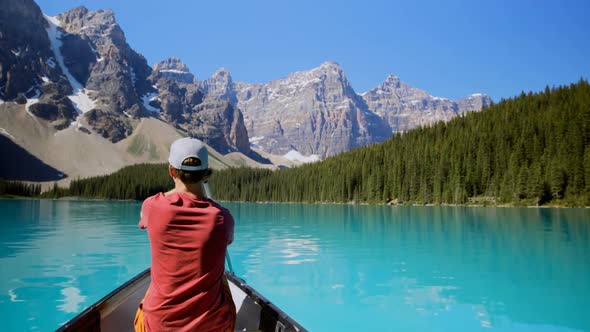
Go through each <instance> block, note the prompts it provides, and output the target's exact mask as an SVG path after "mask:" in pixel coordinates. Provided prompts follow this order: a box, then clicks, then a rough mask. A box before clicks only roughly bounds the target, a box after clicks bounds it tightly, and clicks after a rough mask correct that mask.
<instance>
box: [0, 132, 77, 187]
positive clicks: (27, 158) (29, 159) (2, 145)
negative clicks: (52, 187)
mask: <svg viewBox="0 0 590 332" xmlns="http://www.w3.org/2000/svg"><path fill="white" fill-rule="evenodd" d="M0 154H2V155H3V156H10V159H5V160H4V162H2V163H0V178H2V179H6V180H19V181H35V182H42V181H57V180H61V179H63V178H65V177H66V175H65V174H63V173H62V172H60V171H59V170H57V169H55V168H53V167H51V166H49V165H47V164H45V163H44V162H43V161H41V160H40V159H39V158H37V157H35V156H33V155H32V154H30V153H29V152H28V151H27V150H25V149H23V148H22V147H20V146H19V145H18V144H16V143H14V142H13V141H12V140H10V139H8V138H7V137H5V136H3V135H0Z"/></svg>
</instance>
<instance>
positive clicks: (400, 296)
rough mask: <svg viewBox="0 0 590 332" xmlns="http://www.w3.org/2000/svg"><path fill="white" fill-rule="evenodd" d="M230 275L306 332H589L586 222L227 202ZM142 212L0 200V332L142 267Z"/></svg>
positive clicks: (496, 213)
mask: <svg viewBox="0 0 590 332" xmlns="http://www.w3.org/2000/svg"><path fill="white" fill-rule="evenodd" d="M225 205H226V206H227V207H228V208H230V210H231V211H232V213H233V215H234V217H235V218H236V222H237V224H236V234H235V242H234V244H233V245H231V246H230V248H229V251H230V255H231V258H232V262H233V266H234V269H235V272H236V274H238V275H239V276H241V277H242V278H244V279H245V280H246V281H247V282H248V283H249V284H250V285H252V286H253V287H254V288H256V289H257V290H258V291H259V292H261V293H262V294H263V295H265V296H266V297H267V298H268V299H270V300H271V301H273V302H274V303H276V304H277V305H278V306H279V307H280V308H282V309H283V310H284V311H285V312H286V313H288V314H289V315H291V316H292V317H293V318H294V319H296V320H297V321H298V322H300V323H301V324H302V325H303V326H304V327H306V328H307V329H309V330H310V331H377V330H378V331H487V330H495V331H590V210H589V209H545V208H543V209H537V208H488V207H486V208H484V207H390V206H352V205H315V204H247V203H226V204H225ZM140 206H141V205H140V203H139V202H105V201H57V200H55V201H54V200H0V227H1V232H0V266H1V270H0V318H2V328H1V329H2V331H53V330H55V329H56V328H57V327H59V326H60V324H62V323H64V322H65V321H67V320H68V319H70V318H72V317H73V316H75V315H76V314H77V313H78V312H80V311H81V310H83V309H84V308H85V307H87V306H88V305H90V304H92V303H93V302H95V301H96V300H98V299H100V298H101V297H103V296H104V295H105V294H107V293H108V292H110V291H111V290H113V289H114V288H115V287H117V286H119V285H120V284H122V283H123V282H125V281H126V280H128V279H129V278H131V277H133V276H134V275H136V274H137V273H139V272H140V271H142V270H144V269H145V268H147V267H148V265H149V248H148V241H147V235H146V234H145V232H144V231H142V230H140V229H138V228H137V222H138V215H139V209H140Z"/></svg>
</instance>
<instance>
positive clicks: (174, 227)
mask: <svg viewBox="0 0 590 332" xmlns="http://www.w3.org/2000/svg"><path fill="white" fill-rule="evenodd" d="M141 212H142V217H141V220H140V222H139V226H140V227H141V228H145V227H147V231H148V235H149V239H150V248H151V255H152V265H151V283H150V288H149V292H148V294H147V295H146V297H145V300H144V303H143V310H144V314H145V325H146V328H147V330H148V331H224V330H225V329H226V328H227V327H229V326H230V324H233V320H235V307H234V304H233V300H232V299H231V295H230V294H229V292H226V291H225V288H224V287H226V286H224V282H223V274H224V270H225V266H224V261H225V254H226V249H227V245H228V244H230V243H231V242H232V241H233V231H234V219H233V217H232V216H231V214H230V213H229V211H228V210H227V209H225V208H223V207H221V206H219V205H218V204H217V203H215V202H213V201H212V200H210V199H205V198H200V199H197V198H196V197H194V196H191V195H190V194H186V193H177V192H175V193H172V194H169V195H164V194H163V193H159V194H156V195H154V196H151V197H149V198H148V199H146V200H145V201H144V202H143V205H142V207H141Z"/></svg>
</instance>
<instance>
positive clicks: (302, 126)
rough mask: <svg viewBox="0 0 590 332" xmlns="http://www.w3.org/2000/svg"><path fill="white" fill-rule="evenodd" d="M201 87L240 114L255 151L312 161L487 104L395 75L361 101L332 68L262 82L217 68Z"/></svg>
mask: <svg viewBox="0 0 590 332" xmlns="http://www.w3.org/2000/svg"><path fill="white" fill-rule="evenodd" d="M199 88H200V90H201V91H203V93H204V94H205V95H206V96H208V97H211V98H217V99H224V100H226V101H228V102H230V103H231V104H233V105H235V106H236V107H238V108H239V109H240V110H241V111H242V112H243V114H244V121H245V124H246V128H247V129H248V133H249V136H250V143H251V144H252V145H253V146H256V147H258V148H260V149H262V150H264V151H267V152H270V153H273V154H279V155H293V154H295V153H297V154H299V155H302V157H304V156H310V157H312V158H317V157H320V158H325V157H327V156H332V155H336V154H338V153H340V152H343V151H348V150H351V149H353V148H356V147H360V146H364V145H368V144H371V143H376V142H380V141H383V140H385V139H387V138H388V137H390V136H391V133H392V132H393V133H395V132H404V131H407V130H410V129H412V128H415V127H418V126H425V125H431V124H434V123H436V122H438V121H448V120H450V119H452V118H454V117H455V116H457V115H460V114H463V113H465V112H467V111H479V110H481V109H482V107H486V106H489V105H491V99H490V98H489V97H488V96H487V95H485V94H473V95H471V96H469V97H467V98H466V99H462V100H457V101H451V100H449V99H446V98H440V97H434V96H432V95H430V94H428V93H427V92H425V91H423V90H420V89H417V88H414V87H412V86H410V85H408V84H406V83H403V82H401V81H400V79H399V78H398V77H397V76H395V75H390V76H388V77H387V79H386V80H385V82H383V83H381V84H380V85H378V86H377V87H375V88H374V89H372V90H370V91H368V92H366V93H364V94H362V95H361V96H359V95H358V94H357V93H356V92H355V91H354V90H353V89H352V87H351V85H350V83H349V82H348V80H347V78H346V75H345V74H344V71H343V70H342V68H341V67H340V66H339V65H338V64H337V63H334V62H325V63H323V64H321V65H320V66H319V67H317V68H314V69H312V70H308V71H300V72H295V73H293V74H291V75H289V76H288V77H286V78H282V79H278V80H274V81H271V82H268V83H262V84H248V83H244V82H237V81H234V80H233V79H232V77H231V75H230V73H229V72H228V71H227V70H226V69H225V68H221V69H219V70H218V71H216V72H215V73H214V74H213V76H212V77H210V78H208V79H206V80H204V81H200V82H199ZM375 115H377V116H375ZM307 158H309V157H307Z"/></svg>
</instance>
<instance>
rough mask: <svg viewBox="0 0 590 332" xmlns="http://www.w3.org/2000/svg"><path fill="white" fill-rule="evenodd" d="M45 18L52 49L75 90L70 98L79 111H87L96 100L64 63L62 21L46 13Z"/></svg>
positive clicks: (93, 105) (92, 106)
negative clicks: (59, 28)
mask: <svg viewBox="0 0 590 332" xmlns="http://www.w3.org/2000/svg"><path fill="white" fill-rule="evenodd" d="M45 20H46V21H47V23H48V27H47V36H48V37H49V41H50V43H51V50H52V51H53V54H54V55H55V59H56V60H57V64H58V65H59V66H60V68H61V70H62V72H63V73H64V75H66V77H67V79H68V81H69V82H70V85H71V86H72V89H73V91H74V93H73V94H71V95H69V96H68V98H69V99H70V100H71V101H72V104H73V105H74V107H75V108H76V110H78V112H79V113H86V112H88V111H90V110H91V109H93V108H95V107H96V102H95V101H94V100H92V99H91V98H90V97H89V96H88V94H87V90H86V89H85V88H84V86H82V84H80V82H78V81H77V80H76V79H75V78H74V76H72V74H71V73H70V71H69V70H68V67H67V66H66V65H65V63H64V58H63V54H62V53H61V44H62V42H61V34H62V33H61V31H59V30H58V27H60V26H61V22H60V21H59V20H58V19H57V18H56V17H55V16H47V15H45ZM27 104H28V103H27Z"/></svg>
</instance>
